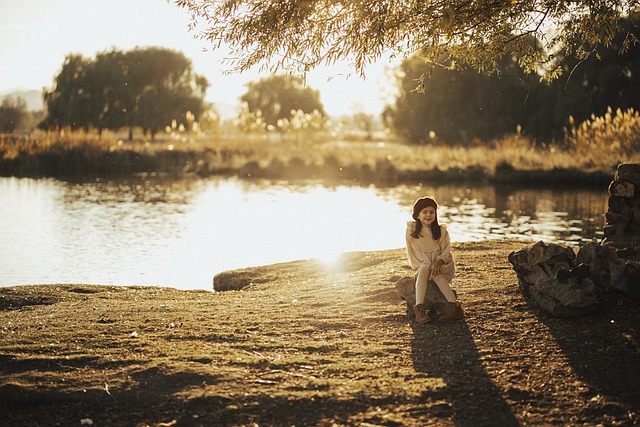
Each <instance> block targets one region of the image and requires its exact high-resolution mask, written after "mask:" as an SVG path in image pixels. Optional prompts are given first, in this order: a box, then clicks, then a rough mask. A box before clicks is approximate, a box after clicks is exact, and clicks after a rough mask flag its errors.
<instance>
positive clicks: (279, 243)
mask: <svg viewBox="0 0 640 427" xmlns="http://www.w3.org/2000/svg"><path fill="white" fill-rule="evenodd" d="M426 194H428V195H433V196H435V197H436V198H437V199H438V201H439V202H440V204H441V209H440V211H439V214H440V218H441V221H442V222H446V223H447V224H448V225H449V227H450V233H451V235H452V238H453V239H454V240H455V241H469V240H476V241H477V240H486V239H497V238H518V239H523V240H528V241H533V240H540V239H542V240H545V241H549V242H552V241H553V242H564V243H568V244H571V245H579V244H581V243H583V242H585V241H590V240H599V239H600V238H601V237H602V236H601V234H602V232H601V230H602V226H603V217H604V212H605V210H606V204H607V194H606V189H596V190H595V191H587V190H580V191H576V190H571V191H551V190H544V191H532V190H514V189H505V188H495V187H493V186H476V187H463V186H439V187H435V186H432V187H430V186H406V185H402V186H397V187H392V188H376V187H373V186H368V187H359V186H345V185H336V186H330V187H327V186H323V185H321V184H319V183H317V182H305V183H296V184H291V183H287V182H273V181H240V180H234V179H207V180H201V179H195V178H184V179H169V178H163V177H157V176H150V177H137V178H133V179H127V180H115V181H95V182H81V183H72V182H62V181H56V180H50V179H43V180H34V179H17V178H0V200H2V203H1V204H0V218H1V219H2V221H1V222H0V235H1V236H2V243H1V244H0V250H1V256H0V286H7V285H16V284H27V283H100V284H120V285H136V284H141V285H165V286H172V287H178V288H182V289H195V288H202V289H211V278H212V277H213V275H214V274H215V273H217V272H219V271H222V270H227V269H235V268H241V267H246V266H251V265H262V264H269V263H274V262H282V261H289V260H293V259H305V258H325V259H326V258H330V257H332V256H335V255H336V254H339V253H342V252H349V251H363V250H378V249H389V248H398V247H402V246H403V245H404V229H405V223H406V221H407V220H409V219H410V216H409V215H410V206H411V204H412V203H413V201H414V200H415V199H416V198H417V197H421V196H423V195H426Z"/></svg>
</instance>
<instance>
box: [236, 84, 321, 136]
mask: <svg viewBox="0 0 640 427" xmlns="http://www.w3.org/2000/svg"><path fill="white" fill-rule="evenodd" d="M240 100H241V101H242V102H243V103H246V106H247V109H248V112H249V113H253V114H259V115H260V116H261V117H262V119H263V120H264V121H265V123H266V125H271V126H277V125H278V120H284V119H287V120H289V119H290V118H291V116H292V111H298V110H300V111H302V112H303V113H307V114H310V113H313V112H314V110H315V111H318V112H319V113H320V114H321V115H322V116H323V117H324V116H325V112H324V107H323V106H322V102H321V101H320V93H319V92H318V91H317V90H314V89H311V88H310V87H309V86H305V85H304V80H303V79H302V78H300V77H298V76H292V75H284V74H282V75H273V76H270V77H265V78H263V79H261V80H259V81H257V82H250V83H249V84H248V85H247V92H246V93H245V94H244V95H242V96H241V97H240Z"/></svg>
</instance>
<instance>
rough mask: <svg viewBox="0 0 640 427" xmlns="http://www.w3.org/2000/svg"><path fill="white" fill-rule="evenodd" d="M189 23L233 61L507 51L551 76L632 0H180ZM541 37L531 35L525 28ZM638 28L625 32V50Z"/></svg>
mask: <svg viewBox="0 0 640 427" xmlns="http://www.w3.org/2000/svg"><path fill="white" fill-rule="evenodd" d="M176 3H177V4H178V5H179V6H181V7H184V8H187V9H188V10H189V11H190V13H191V15H192V18H193V19H192V24H191V25H192V29H196V28H200V29H201V32H200V35H201V37H202V38H204V39H206V40H209V41H210V42H211V43H212V44H213V46H214V47H215V48H219V47H221V46H223V45H224V46H228V47H229V48H230V50H231V55H230V57H231V58H233V59H230V61H229V62H230V66H231V69H232V70H234V71H244V70H247V69H249V68H251V67H253V66H255V65H258V64H259V65H260V66H261V67H263V68H265V69H269V70H272V71H278V70H289V71H292V72H296V73H302V74H304V73H305V72H307V71H309V70H310V69H312V68H315V67H317V66H319V65H321V64H331V63H334V62H336V61H340V60H346V61H348V62H349V63H350V64H351V65H352V66H353V68H354V69H355V70H356V71H358V72H360V73H364V70H365V67H366V65H367V64H368V63H370V62H373V61H376V60H377V59H379V58H380V57H381V56H382V55H383V54H384V53H386V52H392V53H395V54H400V55H405V56H409V55H413V54H415V53H419V52H420V53H422V54H423V55H424V58H425V59H426V60H427V61H431V62H438V61H439V60H440V59H441V58H442V57H443V55H446V56H447V57H448V58H451V59H452V62H451V64H452V65H453V66H455V67H472V68H475V69H477V70H481V71H488V70H493V69H495V68H496V65H497V64H498V62H499V60H500V58H502V57H503V56H505V55H506V54H513V55H514V56H516V57H517V58H519V60H518V64H519V65H520V66H521V67H522V68H523V69H524V70H525V71H538V70H540V69H544V70H546V72H547V73H548V76H550V77H557V76H558V75H559V74H560V73H561V71H562V69H561V67H560V64H559V62H558V60H559V58H558V53H559V52H561V51H562V52H563V54H564V55H574V56H576V57H577V58H579V59H585V58H587V57H588V56H589V55H590V54H591V53H592V52H593V51H594V49H595V47H596V46H598V45H607V44H609V43H611V42H612V41H613V39H614V37H615V35H616V33H617V28H618V24H619V19H620V16H621V15H628V14H629V13H630V12H631V11H633V10H634V8H635V7H637V5H638V1H637V0H589V1H567V0H521V1H494V0H475V1H469V0H447V1H418V0H411V1H404V0H386V1H380V0H360V1H351V0H349V1H345V0H318V1H311V0H225V1H221V0H178V1H177V2H176ZM531 37H533V38H535V39H538V40H540V41H541V46H540V48H538V47H537V46H534V45H531V43H529V41H528V39H529V38H531ZM635 41H636V39H635V38H634V37H628V38H627V39H625V40H624V43H623V45H622V46H621V48H622V49H623V50H624V49H626V48H628V47H629V46H630V45H631V44H632V43H635Z"/></svg>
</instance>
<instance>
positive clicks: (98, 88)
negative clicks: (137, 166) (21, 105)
mask: <svg viewBox="0 0 640 427" xmlns="http://www.w3.org/2000/svg"><path fill="white" fill-rule="evenodd" d="M208 84H209V83H208V82H207V80H206V78H204V77H203V76H200V75H198V74H195V73H194V72H193V71H192V66H191V61H190V60H189V59H187V58H186V57H185V56H184V55H183V54H182V53H178V52H175V51H172V50H168V49H163V48H145V49H141V48H138V49H134V50H132V51H129V52H120V51H118V50H113V51H110V52H105V53H101V54H98V55H97V56H96V59H95V60H90V59H86V58H84V57H82V56H80V55H69V56H67V58H66V59H65V63H64V65H63V67H62V70H61V71H60V74H59V75H58V76H57V78H56V80H55V85H54V87H53V88H52V89H51V90H48V91H45V95H44V96H45V102H46V104H47V112H48V117H47V118H46V119H45V121H44V122H43V123H42V124H41V127H44V128H47V129H51V128H63V127H70V128H71V129H80V128H84V129H89V127H94V128H96V129H98V131H99V132H101V131H102V130H103V129H113V130H117V129H120V128H122V127H128V128H129V137H130V138H131V137H132V135H133V128H134V127H141V128H142V129H143V130H144V131H145V133H147V132H150V133H151V135H152V137H153V136H154V135H155V133H156V132H157V131H158V130H160V129H163V128H164V127H165V126H166V125H168V124H169V123H171V121H172V120H174V119H176V120H181V121H186V115H187V113H191V114H193V115H194V116H195V117H198V116H199V115H200V114H201V113H202V112H203V110H204V101H203V99H204V96H205V92H206V89H207V86H208Z"/></svg>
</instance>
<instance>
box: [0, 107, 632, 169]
mask: <svg viewBox="0 0 640 427" xmlns="http://www.w3.org/2000/svg"><path fill="white" fill-rule="evenodd" d="M639 137H640V115H639V114H638V113H637V112H635V111H633V110H628V111H625V112H622V111H617V112H616V113H615V114H614V113H613V112H612V111H609V112H608V113H607V114H606V115H605V116H604V117H592V119H591V120H588V121H586V122H584V123H581V124H580V125H576V126H572V127H571V128H570V129H568V130H567V132H566V136H565V139H564V141H562V142H560V143H557V144H556V143H552V144H541V143H539V142H536V141H533V140H531V139H529V138H527V137H526V136H523V135H520V134H514V135H511V136H507V137H505V138H502V139H500V140H497V141H491V142H489V143H484V142H481V141H479V142H478V143H476V144H474V145H472V146H458V145H442V144H425V145H406V144H403V143H400V142H398V141H397V140H396V138H395V137H394V136H393V135H390V134H386V133H378V134H377V135H375V137H374V140H373V141H369V140H365V139H363V138H357V137H354V136H353V135H344V134H343V135H336V134H331V133H330V132H328V131H313V132H311V131H310V132H306V133H296V134H295V135H292V134H290V133H289V134H283V133H279V132H269V131H264V132H258V133H256V132H252V133H242V132H238V131H235V130H231V129H226V130H218V131H217V132H216V135H215V136H213V137H209V136H207V135H205V134H202V133H180V134H177V133H176V132H175V130H173V131H171V132H169V133H167V134H165V135H160V136H159V139H158V140H156V141H149V140H145V139H144V138H142V139H138V140H135V141H124V140H123V139H120V138H118V135H116V134H113V133H104V134H103V135H101V136H100V137H98V135H96V134H91V133H85V132H72V133H44V132H34V133H32V134H29V135H25V136H16V135H2V136H1V137H0V174H2V175H51V176H58V175H61V174H62V175H65V174H66V175H86V174H90V175H101V174H127V173H135V172H178V173H182V172H196V173H199V174H201V175H211V174H237V175H241V176H254V177H259V176H264V177H271V178H273V177H277V178H287V177H291V176H307V177H320V178H326V177H332V178H344V179H352V178H353V179H366V178H367V176H370V177H371V178H372V179H373V178H377V179H383V180H392V181H393V180H402V179H405V178H409V179H414V178H415V177H416V176H420V175H421V174H425V173H434V172H438V171H459V172H465V171H474V175H473V177H477V176H478V174H480V176H482V177H485V178H488V179H490V178H491V177H493V176H494V175H495V174H496V171H497V170H498V169H504V168H505V167H506V168H508V169H510V170H516V171H537V172H545V171H551V170H558V169H567V170H569V169H570V170H579V171H583V172H585V173H590V172H597V171H602V172H604V173H610V172H612V171H613V170H614V169H615V166H616V165H617V164H619V163H622V162H626V161H638V160H640V155H639V149H640V138H639ZM462 178H464V173H463V174H462ZM474 179H475V178H474Z"/></svg>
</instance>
